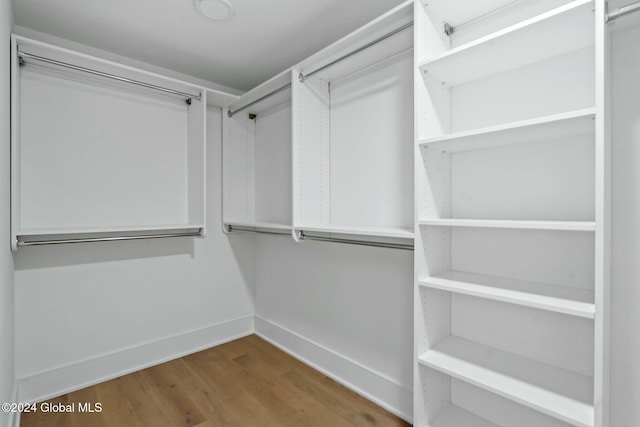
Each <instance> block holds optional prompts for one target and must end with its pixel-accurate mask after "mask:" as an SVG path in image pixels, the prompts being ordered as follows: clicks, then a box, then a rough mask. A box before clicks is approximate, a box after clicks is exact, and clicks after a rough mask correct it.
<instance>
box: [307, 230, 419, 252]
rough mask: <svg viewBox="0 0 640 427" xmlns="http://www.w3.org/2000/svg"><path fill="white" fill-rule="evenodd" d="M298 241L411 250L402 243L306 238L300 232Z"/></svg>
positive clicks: (409, 246)
mask: <svg viewBox="0 0 640 427" xmlns="http://www.w3.org/2000/svg"><path fill="white" fill-rule="evenodd" d="M300 240H316V241H318V242H330V243H344V244H347V245H358V246H374V247H378V248H388V249H403V250H407V251H412V250H413V245H405V244H402V243H382V242H370V241H368V240H351V239H338V238H335V237H319V236H307V235H306V234H304V233H302V232H301V233H300Z"/></svg>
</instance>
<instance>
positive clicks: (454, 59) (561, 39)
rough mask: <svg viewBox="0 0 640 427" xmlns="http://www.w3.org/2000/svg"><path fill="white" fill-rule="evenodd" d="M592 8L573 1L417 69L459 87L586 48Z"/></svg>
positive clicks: (586, 1) (581, 0)
mask: <svg viewBox="0 0 640 427" xmlns="http://www.w3.org/2000/svg"><path fill="white" fill-rule="evenodd" d="M593 7H594V6H593V1H592V0H577V1H574V2H572V3H569V4H567V5H565V6H562V7H559V8H556V9H554V10H551V11H549V12H546V13H543V14H541V15H538V16H536V17H534V18H531V19H528V20H526V21H523V22H520V23H518V24H516V25H512V26H510V27H507V28H505V29H503V30H501V31H498V32H495V33H493V34H490V35H488V36H486V37H482V38H480V39H478V40H475V41H473V42H471V43H467V44H464V45H462V46H459V47H457V48H454V49H451V50H449V51H447V52H445V53H443V54H441V55H439V56H436V57H434V58H431V59H428V60H426V61H424V62H422V63H421V64H420V65H419V69H420V71H421V72H422V73H423V74H430V75H433V76H435V78H437V79H438V80H439V81H442V82H444V83H446V84H448V85H450V86H458V85H461V84H463V83H466V82H469V81H473V80H478V79H481V78H484V77H488V76H491V75H495V74H499V73H502V72H505V71H508V70H512V69H515V68H519V67H522V66H525V65H529V64H533V63H536V62H540V61H544V60H546V59H549V58H553V57H555V56H559V55H562V54H565V53H569V52H572V51H576V50H578V49H581V48H585V47H587V46H591V45H593V43H594V42H593V41H594V25H593V22H594V14H593ZM568 28H571V30H570V31H569V30H567V29H568Z"/></svg>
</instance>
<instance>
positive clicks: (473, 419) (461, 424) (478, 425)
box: [432, 405, 498, 427]
mask: <svg viewBox="0 0 640 427" xmlns="http://www.w3.org/2000/svg"><path fill="white" fill-rule="evenodd" d="M471 426H473V427H498V426H497V425H496V424H493V423H492V422H489V421H487V420H485V419H484V418H480V417H479V416H477V415H475V414H473V413H471V412H469V411H466V410H464V409H462V408H460V407H459V406H456V405H449V406H448V407H447V408H446V409H445V410H444V411H443V412H442V414H441V415H440V416H439V417H438V418H437V419H436V421H435V422H434V423H433V424H432V427H471Z"/></svg>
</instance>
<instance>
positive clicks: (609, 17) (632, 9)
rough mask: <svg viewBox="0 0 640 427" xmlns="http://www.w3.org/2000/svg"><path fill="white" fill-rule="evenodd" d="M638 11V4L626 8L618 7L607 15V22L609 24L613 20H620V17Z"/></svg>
mask: <svg viewBox="0 0 640 427" xmlns="http://www.w3.org/2000/svg"><path fill="white" fill-rule="evenodd" d="M638 10H640V2H635V3H631V4H628V5H626V6H622V7H619V8H617V9H616V10H615V11H613V12H611V13H607V22H611V21H613V20H615V19H618V18H620V17H621V16H625V15H628V14H630V13H633V12H637V11H638Z"/></svg>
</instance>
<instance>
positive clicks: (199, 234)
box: [18, 229, 202, 247]
mask: <svg viewBox="0 0 640 427" xmlns="http://www.w3.org/2000/svg"><path fill="white" fill-rule="evenodd" d="M167 237H202V229H199V230H198V231H195V232H192V233H171V234H148V235H142V236H114V237H86V238H79V239H58V240H33V241H28V242H22V241H19V240H18V246H20V247H22V246H41V245H60V244H63V243H88V242H114V241H119V240H142V239H164V238H167Z"/></svg>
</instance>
